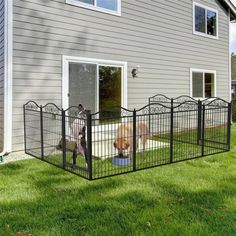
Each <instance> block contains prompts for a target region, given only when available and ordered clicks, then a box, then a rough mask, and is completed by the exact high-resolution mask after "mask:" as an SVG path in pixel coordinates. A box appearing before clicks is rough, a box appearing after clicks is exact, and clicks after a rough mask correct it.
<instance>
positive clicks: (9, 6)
mask: <svg viewBox="0 0 236 236" xmlns="http://www.w3.org/2000/svg"><path fill="white" fill-rule="evenodd" d="M12 28H13V0H4V145H3V152H2V153H1V154H2V155H4V154H6V153H9V152H11V151H12V55H13V34H12V32H13V31H12Z"/></svg>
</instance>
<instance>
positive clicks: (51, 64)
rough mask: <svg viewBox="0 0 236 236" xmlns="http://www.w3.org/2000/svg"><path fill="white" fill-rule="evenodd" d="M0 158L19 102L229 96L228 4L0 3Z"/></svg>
mask: <svg viewBox="0 0 236 236" xmlns="http://www.w3.org/2000/svg"><path fill="white" fill-rule="evenodd" d="M0 4H1V8H0V9H1V25H0V27H1V67H0V68H1V73H0V88H1V90H0V109H1V112H0V134H1V137H0V148H1V150H2V152H1V155H4V154H5V153H10V152H13V151H19V150H23V148H24V140H23V132H24V131H23V110H22V105H23V104H24V103H26V102H27V101H28V100H35V101H36V102H38V103H39V104H46V103H48V102H53V103H56V104H57V105H59V106H63V107H64V108H67V107H68V106H71V105H77V104H78V103H83V104H84V105H85V106H86V107H87V108H89V109H91V110H92V111H93V112H94V111H98V110H103V109H105V108H107V107H110V106H111V105H119V106H123V107H128V108H130V109H131V108H134V107H141V106H143V105H145V104H147V99H148V97H150V96H152V95H155V94H158V93H162V94H166V95H167V96H169V97H176V96H178V95H182V94H187V95H190V96H193V97H198V98H204V97H213V96H219V97H222V98H224V99H226V100H230V98H231V79H230V73H231V63H230V51H229V23H230V21H232V20H234V19H235V18H236V8H235V6H234V5H233V4H232V2H231V1H230V0H193V1H192V0H182V1H176V0H168V1H166V0H158V1H153V0H145V1H144V0H110V1H108V0H96V1H93V0H0Z"/></svg>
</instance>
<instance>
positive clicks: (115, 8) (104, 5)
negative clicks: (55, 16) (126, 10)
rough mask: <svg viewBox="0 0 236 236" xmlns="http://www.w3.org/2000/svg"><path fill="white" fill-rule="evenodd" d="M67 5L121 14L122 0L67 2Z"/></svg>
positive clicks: (75, 0) (72, 0)
mask: <svg viewBox="0 0 236 236" xmlns="http://www.w3.org/2000/svg"><path fill="white" fill-rule="evenodd" d="M66 3H68V4H71V5H75V6H79V7H84V8H88V9H92V10H96V11H101V12H105V13H109V14H114V15H120V14H121V0H66Z"/></svg>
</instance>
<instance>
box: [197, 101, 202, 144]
mask: <svg viewBox="0 0 236 236" xmlns="http://www.w3.org/2000/svg"><path fill="white" fill-rule="evenodd" d="M201 133H202V102H201V101H200V100H199V101H198V123H197V144H198V145H200V141H201V136H202V134H201Z"/></svg>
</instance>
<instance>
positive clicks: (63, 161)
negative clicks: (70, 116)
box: [61, 109, 66, 168]
mask: <svg viewBox="0 0 236 236" xmlns="http://www.w3.org/2000/svg"><path fill="white" fill-rule="evenodd" d="M61 113H62V165H63V168H66V114H65V110H63V109H62V112H61Z"/></svg>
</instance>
